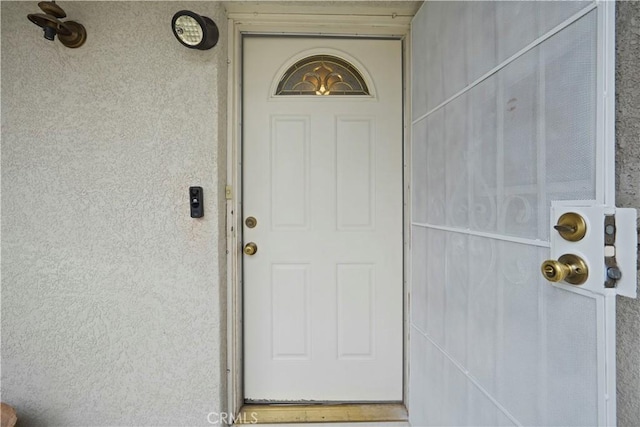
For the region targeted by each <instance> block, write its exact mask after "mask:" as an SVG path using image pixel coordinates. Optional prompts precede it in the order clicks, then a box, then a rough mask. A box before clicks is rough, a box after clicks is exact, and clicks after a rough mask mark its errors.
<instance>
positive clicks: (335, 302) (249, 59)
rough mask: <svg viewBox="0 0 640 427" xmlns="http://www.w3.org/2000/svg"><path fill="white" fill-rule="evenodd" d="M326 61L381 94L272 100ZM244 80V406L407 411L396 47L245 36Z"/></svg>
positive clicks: (375, 42) (399, 70) (399, 73)
mask: <svg viewBox="0 0 640 427" xmlns="http://www.w3.org/2000/svg"><path fill="white" fill-rule="evenodd" d="M319 54H331V55H335V56H338V57H342V58H344V59H346V60H348V61H349V62H351V63H353V64H354V65H355V67H356V68H358V69H359V70H360V71H361V72H362V73H363V75H364V77H365V80H366V84H367V86H368V87H369V89H370V90H371V92H372V94H371V95H357V96H356V95H353V96H350V95H333V96H332V95H329V96H315V95H282V96H276V95H274V93H275V90H274V89H275V88H276V87H277V86H278V85H277V83H278V82H279V81H280V77H281V75H282V74H283V73H284V72H285V70H286V69H287V67H288V66H289V65H292V64H296V63H297V61H299V60H301V59H302V58H304V57H306V56H312V55H319ZM243 69H244V76H243V82H244V85H243V106H244V107H243V124H244V125H243V215H244V217H245V218H246V217H248V216H252V217H255V218H256V220H257V225H256V226H255V227H253V228H250V227H247V226H245V227H244V229H243V238H244V242H245V243H248V242H254V243H255V244H256V245H257V248H258V251H257V253H256V254H255V255H252V256H248V255H245V257H244V260H243V269H244V271H243V286H244V322H245V324H244V336H245V342H244V349H245V353H244V359H245V397H246V398H247V399H248V400H251V401H309V400H312V401H400V400H402V390H403V387H402V384H403V382H402V366H403V360H402V354H403V341H402V337H403V334H402V331H403V320H402V319H403V317H402V310H403V291H402V289H403V288H402V276H403V270H402V269H403V261H402V259H403V258H402V254H403V243H402V235H403V226H402V212H403V211H402V202H403V201H402V195H403V186H402V63H401V42H400V41H398V40H366V39H357V40H350V39H322V38H293V37H292V38H287V37H257V36H255V37H253V36H248V37H245V39H244V66H243ZM312 74H314V72H311V73H310V74H309V76H311V75H312ZM309 76H307V77H309Z"/></svg>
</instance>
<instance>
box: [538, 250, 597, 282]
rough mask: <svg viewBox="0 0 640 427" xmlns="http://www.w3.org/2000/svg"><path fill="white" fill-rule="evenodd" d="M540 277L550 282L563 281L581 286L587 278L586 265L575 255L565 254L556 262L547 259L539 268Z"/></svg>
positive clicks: (587, 269) (587, 270)
mask: <svg viewBox="0 0 640 427" xmlns="http://www.w3.org/2000/svg"><path fill="white" fill-rule="evenodd" d="M540 270H541V271H542V275H543V276H544V278H545V279H547V280H548V281H550V282H561V281H563V280H564V281H565V282H567V283H570V284H572V285H582V284H583V283H584V282H586V281H587V278H588V277H589V267H588V266H587V263H586V262H585V261H584V260H583V259H582V258H580V257H579V256H577V255H573V254H565V255H562V256H561V257H560V258H558V261H555V260H552V259H548V260H546V261H545V262H543V263H542V266H541V267H540Z"/></svg>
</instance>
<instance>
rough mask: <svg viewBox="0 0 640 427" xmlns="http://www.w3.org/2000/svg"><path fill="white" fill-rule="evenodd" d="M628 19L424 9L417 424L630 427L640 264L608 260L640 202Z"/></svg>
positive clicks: (415, 30) (588, 11) (414, 344)
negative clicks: (625, 194)
mask: <svg viewBox="0 0 640 427" xmlns="http://www.w3.org/2000/svg"><path fill="white" fill-rule="evenodd" d="M613 22H614V4H613V3H612V2H611V3H592V2H435V1H434V2H431V1H428V2H425V3H424V5H423V6H422V8H421V10H420V11H419V13H418V14H417V15H416V17H415V19H414V21H413V24H412V63H413V65H412V148H411V149H412V153H411V157H412V164H411V168H412V184H411V185H412V204H413V206H412V227H411V233H412V280H411V282H412V283H411V330H410V347H411V351H410V353H411V354H410V365H409V366H410V372H411V374H410V388H409V397H410V398H409V414H410V417H411V422H412V425H416V426H423V425H538V426H540V425H544V426H547V425H562V426H567V425H580V426H587V425H613V424H615V399H616V397H615V396H616V390H615V295H616V293H622V294H626V295H630V296H634V295H635V267H634V266H633V265H632V264H633V261H631V264H626V266H625V268H621V270H622V277H623V278H624V279H623V280H626V282H623V281H616V280H612V279H610V278H609V277H608V276H606V274H605V271H607V270H606V268H605V267H610V266H611V265H610V264H609V263H610V262H612V261H614V260H615V257H612V254H613V253H615V251H614V249H613V247H614V245H613V243H612V242H615V245H623V240H624V239H626V236H632V237H630V239H631V240H633V236H634V235H635V212H632V219H631V220H630V221H627V219H628V218H627V217H630V216H629V212H628V211H625V210H616V209H615V206H614V199H613V196H614V186H613V182H614V181H613V173H614V167H613V166H614V165H613V160H614V159H613V144H614V141H613V111H614V110H613V96H614V88H613V82H614V75H613V70H614V69H613V66H612V65H613V62H612V60H613V49H614V44H613V39H612V37H613V34H614V32H613ZM567 212H573V213H577V214H579V215H580V216H581V217H583V218H584V220H585V224H586V230H587V231H586V234H585V236H584V238H582V239H581V240H579V241H575V242H573V241H569V240H566V239H564V238H563V237H562V236H561V235H560V232H561V231H563V232H565V231H571V230H577V228H579V227H577V226H576V227H574V226H566V225H562V224H561V223H562V222H563V221H562V220H561V215H562V214H564V213H567ZM605 217H607V218H608V219H607V221H609V220H611V221H614V220H615V221H618V224H617V233H616V231H615V227H608V228H607V230H609V232H610V235H606V236H605V234H604V233H605V231H604V230H605V227H604V221H605ZM624 218H627V219H624ZM623 222H624V223H625V226H624V227H623V226H622V223H623ZM556 224H558V225H559V228H558V229H554V228H552V226H554V225H556ZM563 227H564V228H563ZM616 239H617V240H616ZM605 242H608V243H607V244H608V245H609V246H607V249H606V250H605ZM609 252H611V253H609ZM623 252H624V251H622V250H620V248H618V253H617V258H618V262H619V266H620V267H622V266H621V264H620V259H621V258H622V257H623V256H626V255H625V254H626V253H623ZM631 252H633V253H634V257H635V250H634V249H633V248H632V249H631ZM567 253H571V254H574V255H579V256H580V257H582V258H583V260H584V261H585V262H586V264H585V266H588V272H589V273H588V279H587V280H586V282H585V283H583V284H581V285H572V284H569V283H568V282H567V280H570V278H572V277H573V278H575V277H576V275H577V274H578V273H584V272H585V270H586V268H582V267H579V266H578V267H576V265H577V264H575V265H574V264H568V263H559V262H558V263H556V261H560V260H559V257H560V256H561V255H563V254H567ZM605 253H606V254H607V255H606V258H605ZM545 260H550V261H552V262H551V263H550V264H547V267H545V269H544V274H545V277H546V278H549V279H558V277H556V276H558V275H559V274H560V272H562V271H564V273H562V274H565V273H566V274H570V275H567V276H566V277H564V279H565V280H560V281H558V282H555V283H552V282H550V281H548V280H546V279H545V277H543V271H542V270H541V264H542V263H543V261H545ZM605 263H606V265H605ZM564 266H566V267H564ZM565 269H566V271H565ZM609 271H610V272H611V275H612V276H617V275H616V272H615V271H614V270H609Z"/></svg>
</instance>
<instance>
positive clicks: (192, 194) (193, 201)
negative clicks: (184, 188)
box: [189, 187, 204, 218]
mask: <svg viewBox="0 0 640 427" xmlns="http://www.w3.org/2000/svg"><path fill="white" fill-rule="evenodd" d="M189 204H190V205H191V218H202V217H203V216H204V205H203V204H202V187H189Z"/></svg>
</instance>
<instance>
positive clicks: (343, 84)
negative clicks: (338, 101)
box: [276, 55, 369, 95]
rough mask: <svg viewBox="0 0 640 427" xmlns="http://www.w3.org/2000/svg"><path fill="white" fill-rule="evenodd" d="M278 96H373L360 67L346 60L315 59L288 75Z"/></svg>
mask: <svg viewBox="0 0 640 427" xmlns="http://www.w3.org/2000/svg"><path fill="white" fill-rule="evenodd" d="M276 95H369V88H368V87H367V84H366V83H365V81H364V79H363V78H362V74H360V72H359V71H358V70H357V69H356V67H354V66H353V65H351V64H349V63H348V62H347V61H345V60H344V59H341V58H338V57H336V56H331V55H314V56H309V57H307V58H304V59H302V60H300V61H298V62H296V63H295V64H293V65H292V66H291V67H290V68H289V69H288V70H287V71H286V72H285V73H284V75H283V76H282V78H281V79H280V83H278V88H277V89H276Z"/></svg>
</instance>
